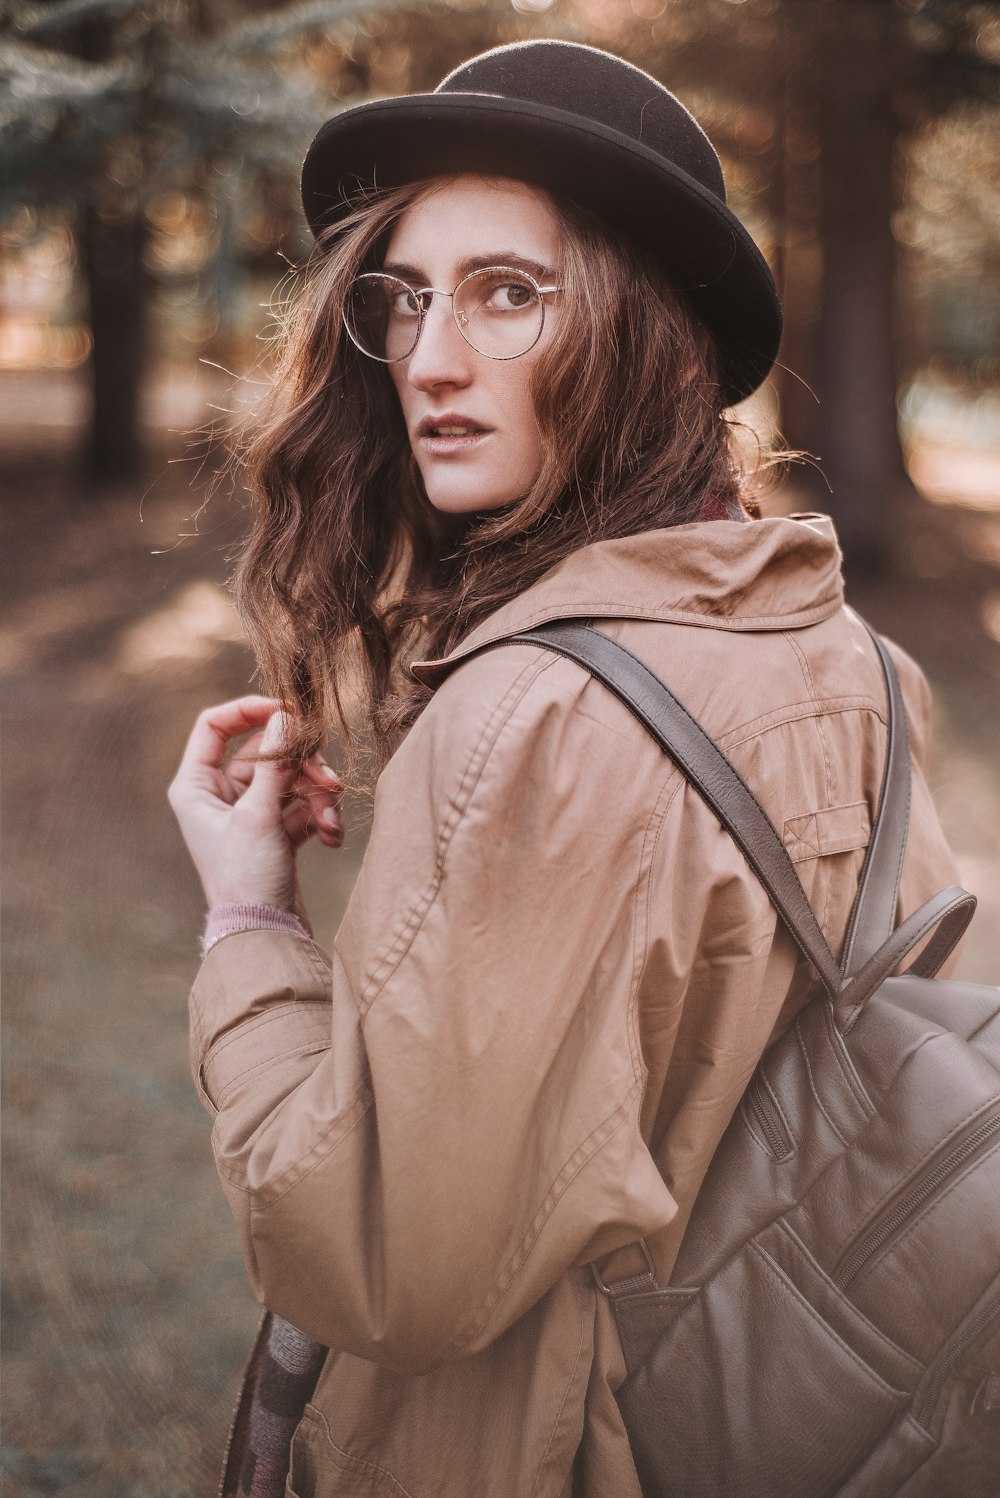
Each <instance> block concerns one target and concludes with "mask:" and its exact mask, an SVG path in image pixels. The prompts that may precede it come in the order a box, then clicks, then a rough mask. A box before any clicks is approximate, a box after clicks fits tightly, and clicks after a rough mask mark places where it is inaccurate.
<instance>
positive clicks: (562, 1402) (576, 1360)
mask: <svg viewBox="0 0 1000 1498" xmlns="http://www.w3.org/2000/svg"><path fill="white" fill-rule="evenodd" d="M573 1292H574V1294H575V1296H576V1299H577V1303H578V1304H579V1305H580V1309H581V1316H580V1345H579V1347H578V1348H577V1349H576V1357H575V1358H574V1359H573V1367H572V1370H571V1372H570V1375H569V1378H568V1379H567V1380H566V1387H565V1389H564V1390H563V1397H562V1399H560V1401H559V1408H558V1409H557V1410H556V1413H555V1418H554V1419H553V1421H552V1429H551V1430H550V1431H549V1435H548V1440H547V1441H546V1442H545V1449H544V1450H543V1452H542V1455H541V1458H540V1459H539V1463H538V1469H537V1471H536V1472H535V1480H534V1482H533V1483H532V1484H531V1491H530V1493H529V1495H528V1498H534V1495H535V1494H536V1493H537V1492H538V1484H539V1483H540V1482H541V1480H542V1472H543V1471H544V1469H545V1463H546V1461H547V1460H548V1455H549V1450H550V1449H551V1446H552V1442H553V1441H554V1440H555V1438H556V1431H557V1430H558V1429H559V1422H560V1421H561V1420H562V1414H563V1410H564V1409H565V1408H566V1401H567V1399H568V1398H569V1393H570V1390H571V1389H572V1387H573V1385H574V1383H575V1382H576V1370H577V1369H578V1368H579V1366H580V1359H581V1358H582V1357H583V1346H584V1343H585V1341H586V1332H585V1330H584V1312H585V1309H586V1308H585V1305H584V1302H583V1301H582V1300H581V1298H580V1292H579V1290H578V1289H577V1287H576V1285H575V1284H574V1286H573Z"/></svg>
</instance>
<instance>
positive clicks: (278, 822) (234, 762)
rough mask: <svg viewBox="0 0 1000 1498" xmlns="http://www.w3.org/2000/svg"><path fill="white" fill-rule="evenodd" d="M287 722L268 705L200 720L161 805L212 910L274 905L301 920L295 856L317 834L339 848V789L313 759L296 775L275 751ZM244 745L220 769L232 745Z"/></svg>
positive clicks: (259, 702) (240, 705) (253, 701)
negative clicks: (239, 741) (175, 825)
mask: <svg viewBox="0 0 1000 1498" xmlns="http://www.w3.org/2000/svg"><path fill="white" fill-rule="evenodd" d="M288 721H289V720H288V715H287V713H285V712H283V711H282V709H281V703H280V702H277V701H275V699H274V698H273V697H238V698H237V699H236V700H235V701H234V702H223V703H221V704H220V705H219V706H218V707H209V708H206V709H205V711H204V712H203V713H201V714H200V715H199V716H198V719H197V721H196V722H195V725H194V728H193V729H192V730H191V737H190V738H189V739H188V742H187V747H186V749H185V750H184V757H183V758H182V760H181V763H180V768H179V769H178V771H177V774H176V775H175V776H174V779H173V781H172V782H171V785H170V789H169V790H168V792H167V799H168V801H169V802H170V805H171V807H172V809H173V812H174V815H175V816H176V818H177V820H178V822H179V823H180V828H181V832H182V834H183V837H184V841H185V842H186V843H187V846H188V852H189V853H190V854H191V858H192V860H193V861H194V866H195V868H196V869H197V871H198V874H199V876H200V878H201V882H202V886H203V888H204V890H205V898H206V899H207V901H208V903H209V906H213V905H225V904H229V903H230V902H231V901H239V902H247V903H252V904H260V905H276V906H279V907H280V908H282V909H284V910H291V911H294V912H295V913H296V914H298V915H301V914H302V913H303V912H302V909H301V902H300V898H299V892H298V884H297V880H296V874H295V855H296V853H297V852H298V850H299V848H301V847H302V845H303V843H305V842H307V841H308V839H309V838H310V837H311V836H312V835H313V833H315V834H316V835H317V836H318V837H319V839H320V841H321V842H323V843H325V844H326V845H327V846H328V847H333V848H337V847H339V846H340V844H341V841H342V840H343V825H342V823H341V819H340V799H341V795H342V793H343V785H342V783H341V781H340V780H338V778H337V776H336V775H335V774H334V772H333V770H331V769H330V767H329V765H327V764H326V763H325V761H324V760H323V759H322V758H321V756H320V755H318V754H314V755H312V757H311V758H310V759H307V760H305V761H304V762H303V763H302V764H301V765H291V764H289V763H288V762H287V761H282V760H280V759H277V760H275V759H261V758H259V757H258V756H260V755H261V754H268V753H274V752H275V750H280V749H281V746H282V744H283V742H284V741H285V736H286V727H287V724H288ZM245 733H250V734H251V737H250V738H249V739H248V740H247V742H246V743H245V744H244V745H243V746H242V747H241V749H240V750H239V751H238V752H237V753H236V754H234V755H232V756H231V757H229V758H228V759H227V757H226V755H227V750H228V748H229V744H230V741H231V740H232V739H234V738H237V737H239V736H240V735H241V734H245Z"/></svg>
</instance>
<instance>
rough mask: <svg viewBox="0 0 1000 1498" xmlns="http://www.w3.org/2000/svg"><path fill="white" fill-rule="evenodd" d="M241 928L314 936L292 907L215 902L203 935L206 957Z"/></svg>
mask: <svg viewBox="0 0 1000 1498" xmlns="http://www.w3.org/2000/svg"><path fill="white" fill-rule="evenodd" d="M240 931H287V932H289V934H290V935H292V936H311V934H312V933H311V932H310V930H309V928H308V926H306V925H305V923H304V922H303V921H300V920H299V918H298V916H297V915H293V914H292V912H291V911H290V910H282V908H281V907H280V906H278V905H250V904H244V903H242V902H240V903H236V902H234V903H231V904H229V905H214V906H213V907H212V909H211V910H210V911H209V912H208V915H207V917H206V918H205V931H204V934H203V935H202V938H201V951H202V956H203V957H204V956H205V955H206V954H207V953H208V952H210V951H211V949H212V948H213V947H214V946H215V944H216V942H217V941H221V940H222V938H223V937H224V936H235V935H236V934H237V933H238V932H240Z"/></svg>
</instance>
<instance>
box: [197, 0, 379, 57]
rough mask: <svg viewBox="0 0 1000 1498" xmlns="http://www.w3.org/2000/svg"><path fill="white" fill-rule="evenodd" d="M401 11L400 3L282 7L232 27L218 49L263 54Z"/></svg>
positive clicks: (308, 2)
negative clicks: (328, 29) (310, 34)
mask: <svg viewBox="0 0 1000 1498" xmlns="http://www.w3.org/2000/svg"><path fill="white" fill-rule="evenodd" d="M400 8H401V6H400V0H304V3H301V4H299V5H288V6H283V7H282V8H281V9H280V10H276V11H269V12H268V14H267V15H265V16H259V17H255V18H254V20H252V21H246V22H243V23H241V24H240V25H238V26H233V27H232V28H231V29H230V30H229V31H227V32H225V33H224V34H223V35H222V37H220V39H219V42H218V43H217V46H218V48H219V50H220V51H225V52H227V53H228V52H246V51H257V50H263V49H265V48H268V47H272V46H274V45H275V44H276V43H277V42H284V41H287V40H288V39H289V38H291V37H295V36H299V35H300V34H301V33H302V32H304V31H312V30H316V29H321V28H323V27H325V26H334V25H336V24H337V22H338V21H346V20H350V19H352V18H354V19H357V18H358V17H363V16H367V15H374V14H376V13H377V12H378V11H382V10H399V9H400Z"/></svg>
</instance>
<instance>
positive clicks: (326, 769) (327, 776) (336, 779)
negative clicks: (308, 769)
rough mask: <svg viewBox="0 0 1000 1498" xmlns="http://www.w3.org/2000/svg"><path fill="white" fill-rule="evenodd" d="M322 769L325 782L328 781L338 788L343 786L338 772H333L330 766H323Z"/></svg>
mask: <svg viewBox="0 0 1000 1498" xmlns="http://www.w3.org/2000/svg"><path fill="white" fill-rule="evenodd" d="M320 769H321V770H322V772H323V779H324V780H328V781H329V782H330V784H331V785H335V786H338V787H340V786H341V785H342V781H341V779H340V776H339V775H338V774H337V772H336V770H331V769H330V766H329V765H321V766H320Z"/></svg>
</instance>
